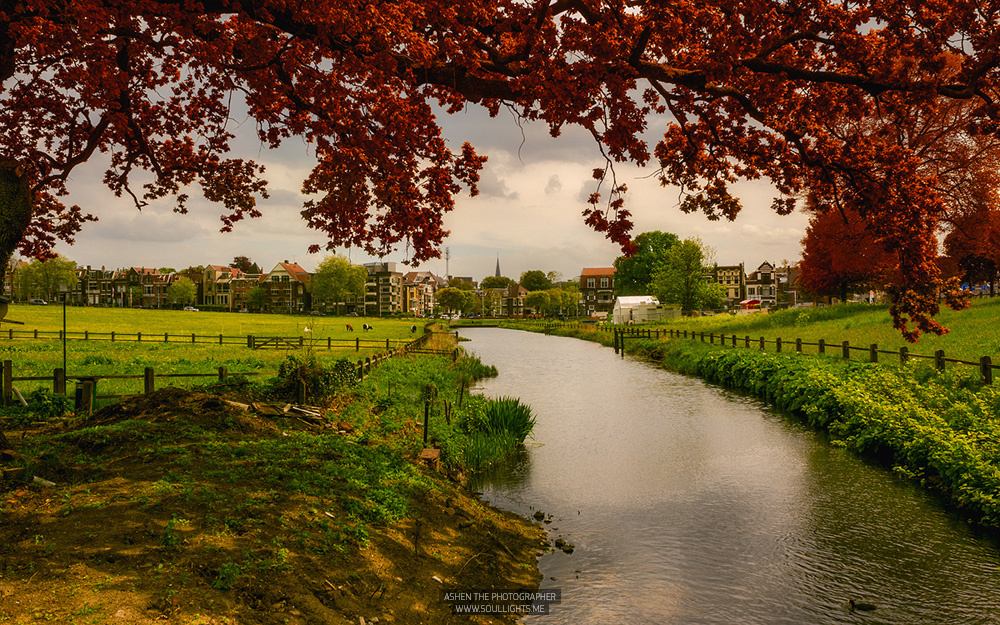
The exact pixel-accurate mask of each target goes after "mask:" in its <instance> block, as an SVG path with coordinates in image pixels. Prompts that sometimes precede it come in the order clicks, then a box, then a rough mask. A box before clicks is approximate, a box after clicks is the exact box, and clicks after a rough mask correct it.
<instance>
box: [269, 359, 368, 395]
mask: <svg viewBox="0 0 1000 625" xmlns="http://www.w3.org/2000/svg"><path fill="white" fill-rule="evenodd" d="M356 379H357V374H356V371H355V368H354V364H353V363H352V362H351V361H350V360H348V359H347V358H341V359H339V360H336V361H334V362H333V364H332V366H327V365H326V364H324V363H321V362H320V361H319V359H317V358H316V356H314V355H309V356H305V357H302V356H298V355H296V354H290V355H288V356H286V357H285V360H284V361H283V362H282V363H281V365H280V366H279V367H278V377H277V378H275V383H274V386H273V389H272V391H273V392H274V394H276V395H278V396H279V397H293V398H294V397H297V396H298V391H299V386H300V384H304V385H305V391H306V396H307V397H310V398H322V397H329V396H330V395H334V394H336V393H338V392H341V391H343V390H344V389H345V388H347V387H348V386H350V385H351V384H353V383H354V382H355V380H356Z"/></svg>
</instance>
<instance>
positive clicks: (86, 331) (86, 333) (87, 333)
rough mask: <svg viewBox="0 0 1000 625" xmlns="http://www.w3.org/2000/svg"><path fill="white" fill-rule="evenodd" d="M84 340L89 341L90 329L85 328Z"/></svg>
mask: <svg viewBox="0 0 1000 625" xmlns="http://www.w3.org/2000/svg"><path fill="white" fill-rule="evenodd" d="M83 340H85V341H89V340H90V330H84V331H83Z"/></svg>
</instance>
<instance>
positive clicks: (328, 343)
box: [326, 336, 333, 349]
mask: <svg viewBox="0 0 1000 625" xmlns="http://www.w3.org/2000/svg"><path fill="white" fill-rule="evenodd" d="M326 348H327V349H333V339H332V338H331V337H329V336H328V337H326Z"/></svg>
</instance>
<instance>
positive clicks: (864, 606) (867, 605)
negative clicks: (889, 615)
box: [847, 599, 875, 612]
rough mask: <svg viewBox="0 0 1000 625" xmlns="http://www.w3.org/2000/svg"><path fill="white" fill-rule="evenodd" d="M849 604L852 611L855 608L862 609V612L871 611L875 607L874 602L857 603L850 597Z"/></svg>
mask: <svg viewBox="0 0 1000 625" xmlns="http://www.w3.org/2000/svg"><path fill="white" fill-rule="evenodd" d="M847 605H848V606H849V607H850V609H851V612H854V611H855V610H860V611H862V612H871V611H872V610H874V609H875V604H874V603H856V602H855V601H854V599H848V600H847Z"/></svg>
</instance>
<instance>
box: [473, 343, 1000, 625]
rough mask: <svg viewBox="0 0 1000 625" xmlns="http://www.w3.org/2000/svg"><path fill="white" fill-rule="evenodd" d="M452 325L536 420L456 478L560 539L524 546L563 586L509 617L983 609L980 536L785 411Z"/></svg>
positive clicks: (572, 619) (987, 595)
mask: <svg viewBox="0 0 1000 625" xmlns="http://www.w3.org/2000/svg"><path fill="white" fill-rule="evenodd" d="M461 334H462V335H463V336H464V337H466V338H469V339H471V342H467V343H464V344H463V345H464V346H465V348H466V349H467V350H469V351H471V352H473V353H475V354H476V355H478V356H479V357H480V358H481V359H482V360H483V361H484V362H486V363H489V364H494V365H496V366H497V368H498V369H499V370H500V376H499V377H498V378H496V379H494V380H488V381H486V382H484V383H482V387H483V388H482V389H481V390H482V392H484V393H485V394H487V395H491V396H500V395H511V396H517V397H519V398H521V400H522V401H524V402H526V403H528V404H530V405H531V406H532V409H533V410H534V412H535V414H536V419H537V422H538V423H537V425H536V427H535V434H534V439H535V443H536V444H534V445H532V444H530V441H529V449H528V452H527V453H526V454H525V456H524V457H523V458H522V459H521V460H520V461H519V462H518V463H517V464H516V466H514V467H510V468H508V469H506V470H503V471H501V472H498V473H496V474H494V475H489V476H480V477H479V478H477V480H476V481H475V482H474V483H473V484H472V487H473V488H476V489H477V490H481V491H482V492H483V495H484V498H486V499H488V500H489V501H491V502H493V503H494V504H495V505H498V506H500V507H502V508H506V509H509V510H514V511H516V512H519V513H521V514H524V515H525V516H531V515H532V514H533V512H534V511H535V510H539V509H540V510H542V511H544V512H545V513H546V514H551V515H553V522H552V523H551V524H550V525H548V526H547V527H548V529H549V536H550V539H555V538H559V537H562V538H564V539H566V540H567V541H568V542H571V543H573V544H574V545H575V547H576V550H575V552H574V553H572V554H565V553H563V552H561V551H556V552H554V553H552V554H549V555H546V556H544V557H542V558H541V560H540V562H539V566H540V568H541V571H542V573H543V575H544V576H545V580H544V581H543V582H542V588H559V589H561V591H562V598H563V599H562V604H561V605H553V606H552V611H551V614H549V615H547V616H538V617H528V618H526V619H525V622H526V623H533V624H535V623H537V624H543V625H556V624H563V623H566V624H574V625H575V624H577V623H594V624H598V623H600V624H605V623H609V624H615V623H629V624H640V623H641V624H644V623H657V624H661V623H662V624H677V625H691V624H700V623H705V624H709V623H711V624H720V625H721V624H725V625H732V624H742V623H768V624H771V623H788V624H795V625H799V624H803V623H816V624H821V623H886V624H888V623H893V624H907V625H913V624H922V623H926V624H931V623H933V624H939V623H961V624H973V623H1000V551H998V545H997V543H996V542H993V541H991V540H987V539H983V538H981V537H977V536H975V535H974V534H973V532H971V531H970V530H969V529H968V528H967V527H966V526H965V525H964V524H963V522H962V521H960V520H959V519H957V518H955V517H954V516H953V515H951V514H949V513H947V512H944V511H942V510H941V508H940V507H939V506H938V505H937V504H935V503H934V502H933V501H932V500H931V499H930V498H929V497H928V496H926V495H925V494H923V493H922V492H921V491H920V490H919V489H917V488H915V487H913V486H910V485H908V484H906V483H903V482H901V481H900V480H897V479H895V478H894V477H893V476H892V475H891V474H890V473H889V472H887V471H885V470H884V469H880V468H875V467H871V466H868V465H866V464H864V463H863V462H861V461H859V460H858V459H857V458H855V457H853V456H852V455H851V454H850V453H848V452H846V451H844V450H842V449H839V448H836V447H832V446H830V445H829V444H828V443H826V442H824V441H823V439H822V437H821V436H820V435H818V434H816V433H814V432H812V431H811V430H809V429H808V428H807V427H805V426H803V425H801V424H800V423H798V422H796V421H795V420H794V419H793V418H790V417H787V416H785V415H783V414H780V413H777V412H775V411H772V410H770V409H769V408H768V407H767V406H765V405H764V404H762V403H761V402H759V401H757V400H756V399H753V398H748V397H745V396H741V395H737V394H734V393H731V392H728V391H726V390H725V389H720V388H716V387H712V386H710V385H707V384H705V383H703V382H702V381H700V380H697V379H692V378H687V377H684V376H680V375H676V374H673V373H671V372H668V371H665V370H663V369H659V368H657V367H655V366H653V365H650V364H647V363H643V362H640V361H636V360H630V359H625V360H622V359H620V358H619V357H618V356H616V355H615V354H614V352H613V351H612V350H610V349H608V348H605V347H601V346H599V345H597V344H595V343H590V342H586V341H581V340H577V339H569V338H561V337H551V336H543V335H538V334H529V333H525V332H518V331H514V330H502V329H492V328H465V329H462V330H461ZM851 598H853V599H854V600H855V601H865V602H870V603H874V604H876V606H877V609H876V610H875V611H874V612H870V613H867V612H850V611H848V610H847V608H846V604H847V601H848V599H851Z"/></svg>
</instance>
